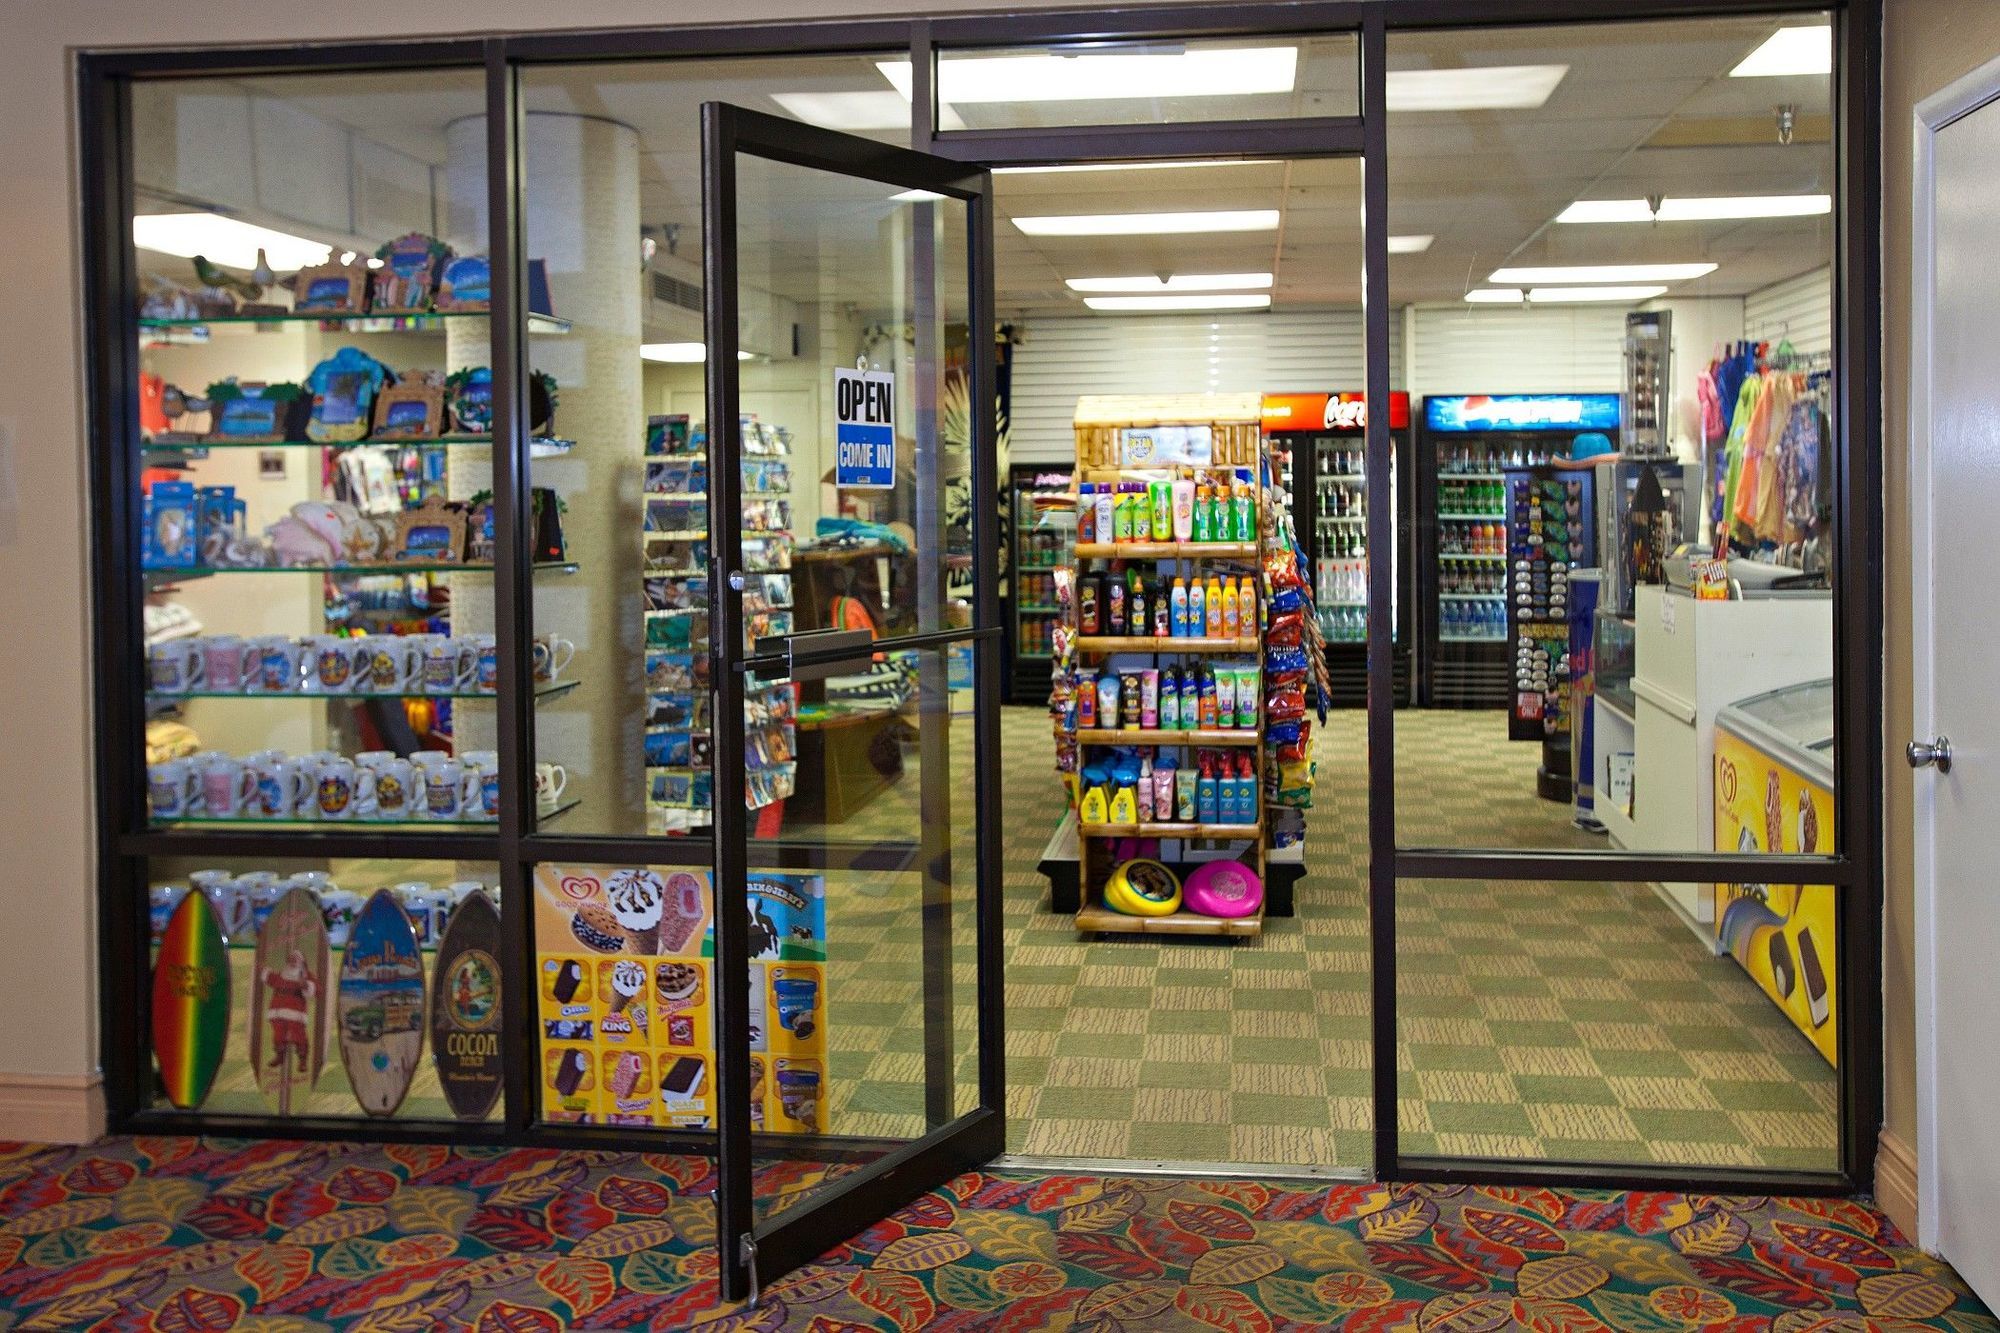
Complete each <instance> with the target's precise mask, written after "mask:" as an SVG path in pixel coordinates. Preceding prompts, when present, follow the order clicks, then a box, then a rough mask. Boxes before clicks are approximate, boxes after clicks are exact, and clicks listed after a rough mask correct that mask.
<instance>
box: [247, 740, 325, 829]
mask: <svg viewBox="0 0 2000 1333" xmlns="http://www.w3.org/2000/svg"><path fill="white" fill-rule="evenodd" d="M250 771H251V772H252V773H254V774H255V775H256V778H257V796H256V799H255V800H254V801H253V802H252V807H251V812H252V813H253V814H255V815H257V816H258V817H259V818H262V819H301V818H309V817H310V816H311V814H312V775H311V774H309V773H308V772H307V771H306V769H305V766H304V765H302V764H300V763H298V762H297V761H296V760H292V759H287V758H284V757H282V756H280V757H278V758H270V757H263V758H259V759H257V760H256V761H255V762H254V763H252V764H251V766H250Z"/></svg>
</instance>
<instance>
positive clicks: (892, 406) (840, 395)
mask: <svg viewBox="0 0 2000 1333" xmlns="http://www.w3.org/2000/svg"><path fill="white" fill-rule="evenodd" d="M833 407H834V435H833V447H834V456H833V484H834V485H836V486H849V487H855V488H859V489H863V490H877V491H886V490H889V489H891V488H893V487H894V486H895V484H896V377H895V376H894V375H892V374H889V373H888V372H886V371H880V370H843V369H840V368H838V367H836V368H835V369H834V372H833Z"/></svg>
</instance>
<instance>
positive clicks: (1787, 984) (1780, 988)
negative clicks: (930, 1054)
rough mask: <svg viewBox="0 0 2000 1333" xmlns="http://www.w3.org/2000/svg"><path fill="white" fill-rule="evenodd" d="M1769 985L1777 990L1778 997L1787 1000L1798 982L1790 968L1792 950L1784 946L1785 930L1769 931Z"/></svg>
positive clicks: (1796, 976) (1795, 974)
mask: <svg viewBox="0 0 2000 1333" xmlns="http://www.w3.org/2000/svg"><path fill="white" fill-rule="evenodd" d="M1770 948H1771V987H1772V989H1773V990H1775V991H1777V992H1778V998H1779V999H1783V1000H1789V999H1791V998H1792V989H1793V988H1794V987H1795V986H1797V985H1798V984H1799V978H1798V975H1797V973H1796V972H1794V971H1793V969H1792V951H1791V949H1790V948H1788V947H1786V944H1785V932H1784V931H1782V930H1774V931H1772V932H1771V941H1770Z"/></svg>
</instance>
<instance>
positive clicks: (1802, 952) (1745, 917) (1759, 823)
mask: <svg viewBox="0 0 2000 1333" xmlns="http://www.w3.org/2000/svg"><path fill="white" fill-rule="evenodd" d="M1833 845H1834V840H1833V682H1832V681H1831V680H1830V679H1829V680H1814V681H1806V682H1804V683H1803V684H1799V685H1789V686H1786V687H1784V688H1783V689H1777V690H1772V691H1770V692H1768V693H1765V694H1757V695H1752V696H1750V697H1749V698H1747V699H1739V700H1738V701H1737V702H1735V703H1733V704H1730V705H1728V706H1727V707H1725V708H1723V709H1721V710H1720V711H1719V712H1718V713H1717V714H1716V718H1715V847H1716V850H1717V851H1743V852H1796V853H1803V854H1806V855H1811V854H1813V853H1815V852H1818V853H1826V852H1828V851H1831V850H1832V848H1833ZM1836 916H1837V903H1836V900H1835V891H1834V889H1833V887H1832V886H1831V885H1827V884H1718V885H1716V886H1715V920H1716V922H1717V933H1718V935H1719V936H1720V938H1721V942H1722V945H1723V947H1724V948H1726V949H1727V950H1728V951H1729V953H1730V955H1731V956H1732V957H1734V958H1735V959H1736V961H1737V962H1738V963H1741V964H1742V965H1743V970H1744V971H1746V972H1748V973H1749V974H1750V976H1751V978H1752V979H1754V980H1755V981H1756V982H1757V984H1758V985H1759V986H1761V987H1762V988H1763V990H1764V993H1765V994H1766V995H1768V996H1770V997H1771V1000H1772V1002H1773V1003H1775V1004H1776V1005H1777V1006H1778V1007H1779V1008H1780V1009H1782V1010H1784V1011H1785V1013H1786V1015H1787V1016H1788V1017H1790V1019H1791V1020H1792V1022H1793V1024H1794V1025H1796V1026H1797V1028H1798V1029H1799V1031H1800V1032H1802V1033H1804V1034H1805V1035H1806V1037H1807V1039H1808V1040H1810V1041H1811V1042H1812V1043H1813V1045H1814V1046H1815V1047H1817V1048H1818V1050H1819V1053H1820V1054H1821V1055H1823V1056H1825V1057H1826V1059H1827V1061H1828V1062H1829V1063H1838V1050H1839V1047H1838V1033H1837V1030H1836V1028H1837V1015H1838V1005H1837V997H1836V995H1835V993H1834V974H1835V966H1834V958H1835V937H1834V930H1835V926H1834V922H1835V918H1836Z"/></svg>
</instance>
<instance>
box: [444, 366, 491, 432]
mask: <svg viewBox="0 0 2000 1333" xmlns="http://www.w3.org/2000/svg"><path fill="white" fill-rule="evenodd" d="M444 384H445V404H446V406H447V407H448V408H449V409H450V415H451V429H452V433H453V434H456V435H491V434H492V433H493V371H492V368H491V367H489V366H471V367H468V368H467V369H464V370H457V371H453V372H452V373H451V374H450V375H448V376H446V378H445V382H444Z"/></svg>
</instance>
